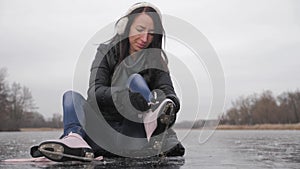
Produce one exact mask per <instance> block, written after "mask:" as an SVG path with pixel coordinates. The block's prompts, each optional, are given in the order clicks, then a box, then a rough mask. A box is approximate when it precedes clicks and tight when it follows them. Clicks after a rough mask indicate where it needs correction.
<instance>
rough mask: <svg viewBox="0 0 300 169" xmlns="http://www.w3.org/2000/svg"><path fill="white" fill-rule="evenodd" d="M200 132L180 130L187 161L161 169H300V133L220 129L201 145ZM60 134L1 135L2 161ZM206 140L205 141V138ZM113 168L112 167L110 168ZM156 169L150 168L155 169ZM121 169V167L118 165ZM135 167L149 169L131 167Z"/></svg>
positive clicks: (20, 155) (66, 165)
mask: <svg viewBox="0 0 300 169" xmlns="http://www.w3.org/2000/svg"><path fill="white" fill-rule="evenodd" d="M200 132H201V131H200V130H191V131H189V130H177V133H178V136H179V138H180V139H181V140H182V142H183V145H184V146H185V147H186V154H185V156H184V159H185V160H184V162H183V163H182V161H181V162H180V163H179V164H178V165H177V166H169V167H163V166H161V167H159V168H180V169H186V168H195V169H196V168H197V169H198V168H209V169H210V168H217V169H231V168H246V169H247V168H249V169H250V168H282V169H283V168H292V169H299V168H300V131H289V130H276V131H272V130H265V131H262V130H253V131H248V130H247V131H245V130H228V131H226V130H224V131H222V130H218V131H215V133H214V134H213V135H212V136H211V137H209V139H208V140H207V141H206V142H204V143H199V136H200ZM60 134H61V132H60V131H51V132H49V131H47V132H0V159H1V160H3V159H9V158H29V157H30V155H29V148H30V147H31V146H32V145H37V144H39V143H40V142H41V141H43V140H46V139H53V138H58V137H59V136H60ZM202 140H203V138H202ZM105 167H108V166H105V164H104V163H103V162H101V163H46V164H34V163H31V164H5V163H0V168H16V169H18V168H19V169H25V168H105ZM110 167H111V166H110ZM151 167H153V166H149V168H151ZM116 168H120V166H116ZM131 168H145V166H144V167H140V166H131Z"/></svg>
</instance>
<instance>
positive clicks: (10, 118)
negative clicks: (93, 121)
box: [0, 68, 62, 131]
mask: <svg viewBox="0 0 300 169" xmlns="http://www.w3.org/2000/svg"><path fill="white" fill-rule="evenodd" d="M6 78H7V70H6V69H5V68H0V119H1V123H0V131H17V130H20V128H23V127H57V128H60V127H62V120H61V119H62V117H61V115H60V114H53V117H52V119H50V120H45V118H44V116H43V115H42V114H40V113H38V112H37V110H38V107H37V106H36V104H35V102H34V99H33V97H32V94H31V92H30V90H29V88H28V87H26V86H22V85H21V84H20V83H17V82H13V83H12V84H9V83H8V82H7V81H6Z"/></svg>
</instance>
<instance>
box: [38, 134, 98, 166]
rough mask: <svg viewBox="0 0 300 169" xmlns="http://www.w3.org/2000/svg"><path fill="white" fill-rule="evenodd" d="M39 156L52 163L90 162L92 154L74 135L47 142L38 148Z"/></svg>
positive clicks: (89, 148) (92, 157)
mask: <svg viewBox="0 0 300 169" xmlns="http://www.w3.org/2000/svg"><path fill="white" fill-rule="evenodd" d="M38 150H39V152H40V153H41V154H43V155H44V156H45V157H47V158H48V159H50V160H53V161H58V162H62V161H92V160H93V159H94V153H93V150H92V149H91V147H90V146H89V145H88V144H87V143H86V142H85V140H84V139H83V138H82V137H81V136H80V135H79V134H76V133H72V132H71V133H70V134H68V135H67V136H65V137H63V138H62V139H57V140H47V141H44V142H42V143H41V144H40V145H39V146H38Z"/></svg>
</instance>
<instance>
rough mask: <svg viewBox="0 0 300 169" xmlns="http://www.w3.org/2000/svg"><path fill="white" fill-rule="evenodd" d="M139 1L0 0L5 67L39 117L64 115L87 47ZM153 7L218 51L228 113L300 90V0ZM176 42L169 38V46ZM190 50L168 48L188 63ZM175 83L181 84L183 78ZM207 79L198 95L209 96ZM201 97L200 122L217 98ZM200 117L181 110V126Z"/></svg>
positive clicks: (0, 55)
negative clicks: (247, 101) (267, 93)
mask: <svg viewBox="0 0 300 169" xmlns="http://www.w3.org/2000/svg"><path fill="white" fill-rule="evenodd" d="M135 2H137V1H114V0H111V1H99V0H95V1H83V0H82V1H78V0H77V1H76V0H64V1H59V0H51V1H50V0H48V1H47V0H46V1H38V0H27V1H22V0H0V46H1V47H0V67H5V68H7V70H8V75H9V76H8V79H7V80H8V81H9V82H10V83H11V82H14V81H15V82H19V83H21V84H22V85H25V86H27V87H28V88H30V90H31V92H32V95H33V97H34V99H35V101H36V104H37V106H38V107H39V110H38V111H39V112H40V113H42V114H43V115H45V116H46V117H51V116H52V114H53V113H62V107H61V97H62V94H63V92H64V91H66V90H69V89H72V81H73V74H74V71H75V68H76V64H77V60H78V57H79V56H80V54H81V52H82V50H83V48H84V47H85V45H86V44H87V42H88V41H89V40H90V39H91V38H92V37H93V36H94V35H95V33H96V32H98V31H99V30H101V28H103V27H105V26H107V25H108V24H110V23H112V22H113V21H116V20H117V19H118V18H119V17H121V16H122V15H123V14H124V13H125V12H126V11H127V9H128V8H129V7H130V6H131V5H132V4H134V3H135ZM149 2H151V3H153V4H155V5H156V6H158V7H159V9H160V10H161V11H162V13H163V14H167V15H171V16H174V17H178V18H180V19H183V20H184V21H186V22H188V23H190V24H192V25H193V26H195V27H196V28H197V29H198V30H199V31H200V32H202V34H203V35H204V36H205V37H206V38H207V39H208V41H209V42H210V44H211V45H212V46H213V48H214V49H215V51H216V53H217V55H218V57H219V60H220V62H221V65H222V68H223V71H224V76H225V81H226V101H225V110H226V108H228V107H229V106H230V103H231V102H232V101H233V100H235V99H236V98H237V97H239V96H247V95H250V94H253V93H261V92H262V91H264V90H271V91H273V93H274V95H278V94H280V93H282V92H285V91H295V90H296V89H299V86H300V76H299V74H300V57H299V54H300V31H299V30H300V21H299V18H300V12H299V11H300V2H299V1H297V0H284V1H283V0H243V1H240V0H227V1H214V0H206V1H198V0H195V1H192V0H189V1H179V2H177V1H173V0H164V1H159V0H157V1H149ZM182 31H185V30H182ZM166 33H168V32H166ZM187 33H188V32H187ZM167 40H168V39H167ZM99 43H100V42H99ZM173 43H174V42H172V40H170V43H169V44H173ZM167 44H168V41H167ZM170 46H171V45H170ZM96 47H97V46H95V49H96ZM184 51H185V50H180V51H176V49H174V51H173V50H172V48H170V47H169V48H168V52H170V53H173V54H174V53H176V54H177V55H180V57H188V55H189V52H184ZM93 57H94V56H88V58H93ZM177 57H179V56H177ZM180 57H179V58H180ZM91 61H92V59H91ZM91 61H90V62H91ZM89 66H90V65H87V67H89ZM187 67H189V65H187ZM199 67H203V65H202V66H201V65H199ZM175 68H176V67H175ZM200 69H201V68H200ZM88 71H89V70H87V72H88ZM203 72H205V71H204V69H203ZM194 73H195V72H194ZM199 76H201V73H199ZM204 76H207V77H208V75H204ZM176 78H178V79H183V78H184V75H183V76H179V77H176ZM200 79H201V78H200ZM205 79H208V78H205V77H204V78H203V79H202V80H203V82H201V83H200V84H203V86H201V90H200V91H205V90H206V89H207V91H210V90H211V89H210V86H209V85H207V84H208V83H206V82H205ZM196 80H199V79H198V78H196ZM86 83H87V82H86ZM179 85H180V84H179ZM176 90H179V89H176ZM179 93H180V92H179ZM82 94H83V95H85V94H86V93H82ZM200 95H203V96H205V97H208V99H199V102H200V107H201V106H203V110H202V111H201V112H202V113H203V114H200V115H197V117H200V118H202V117H206V114H205V113H204V112H206V109H207V107H208V105H209V103H210V101H209V98H211V97H210V96H209V92H207V93H205V92H203V93H201V92H200ZM199 97H200V96H199ZM201 97H202V96H201ZM205 97H203V98H205ZM204 109H205V110H204ZM195 113H196V112H190V111H187V112H181V115H180V120H193V119H195ZM215 116H217V115H215Z"/></svg>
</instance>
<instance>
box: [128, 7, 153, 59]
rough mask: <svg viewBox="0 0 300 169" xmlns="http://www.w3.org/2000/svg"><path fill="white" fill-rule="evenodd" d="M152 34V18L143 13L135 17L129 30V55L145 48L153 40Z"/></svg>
mask: <svg viewBox="0 0 300 169" xmlns="http://www.w3.org/2000/svg"><path fill="white" fill-rule="evenodd" d="M153 33H154V23H153V20H152V18H151V17H150V16H149V15H147V14H145V13H141V14H140V15H138V16H136V18H135V19H134V21H133V23H132V25H131V26H130V30H129V44H130V47H129V54H132V53H134V52H138V51H140V50H142V49H145V48H147V47H148V46H149V45H150V43H151V42H152V40H153Z"/></svg>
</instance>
